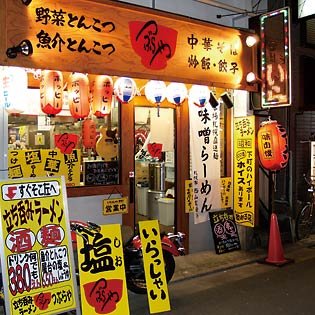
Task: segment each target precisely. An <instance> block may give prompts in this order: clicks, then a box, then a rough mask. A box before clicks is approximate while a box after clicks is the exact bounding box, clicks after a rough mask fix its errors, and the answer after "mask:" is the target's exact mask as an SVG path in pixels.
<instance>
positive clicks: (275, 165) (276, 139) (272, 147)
mask: <svg viewBox="0 0 315 315" xmlns="http://www.w3.org/2000/svg"><path fill="white" fill-rule="evenodd" d="M257 139H258V153H259V159H260V163H261V165H262V166H263V167H264V168H265V169H267V170H269V171H278V170H281V169H282V168H284V167H286V165H287V163H288V160H289V151H288V137H287V132H286V130H285V128H284V127H283V126H281V125H280V124H279V123H278V122H277V121H276V120H269V121H264V122H262V123H261V124H260V129H259V130H258V134H257Z"/></svg>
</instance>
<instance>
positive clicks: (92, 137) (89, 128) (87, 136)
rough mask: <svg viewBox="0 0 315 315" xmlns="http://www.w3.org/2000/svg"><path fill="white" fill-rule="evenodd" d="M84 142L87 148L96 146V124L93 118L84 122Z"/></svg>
mask: <svg viewBox="0 0 315 315" xmlns="http://www.w3.org/2000/svg"><path fill="white" fill-rule="evenodd" d="M82 144H83V146H84V147H85V148H86V149H93V148H95V144H96V124H95V122H94V121H93V119H91V118H87V119H85V120H84V121H83V123H82Z"/></svg>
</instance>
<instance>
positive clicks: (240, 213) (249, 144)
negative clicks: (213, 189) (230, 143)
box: [233, 116, 256, 227]
mask: <svg viewBox="0 0 315 315" xmlns="http://www.w3.org/2000/svg"><path fill="white" fill-rule="evenodd" d="M255 148H256V146H255V116H248V117H238V118H234V158H233V161H234V214H235V221H236V223H237V224H240V225H245V226H250V227H254V225H255V172H256V162H255V161H256V150H255Z"/></svg>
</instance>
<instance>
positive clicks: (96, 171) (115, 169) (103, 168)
mask: <svg viewBox="0 0 315 315" xmlns="http://www.w3.org/2000/svg"><path fill="white" fill-rule="evenodd" d="M118 183H119V165H118V161H110V162H105V161H95V160H92V161H85V162H84V185H116V184H118Z"/></svg>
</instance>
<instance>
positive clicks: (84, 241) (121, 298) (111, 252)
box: [77, 224, 129, 315]
mask: <svg viewBox="0 0 315 315" xmlns="http://www.w3.org/2000/svg"><path fill="white" fill-rule="evenodd" d="M80 234H81V236H78V237H77V241H78V251H77V252H78V261H79V272H80V293H81V295H80V296H81V306H82V313H83V314H95V315H96V314H113V315H128V314H129V303H128V292H127V285H126V275H125V266H124V256H123V243H122V237H121V229H120V225H119V224H110V225H103V226H101V227H100V229H96V230H89V231H88V233H87V232H84V231H83V232H81V233H80Z"/></svg>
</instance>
